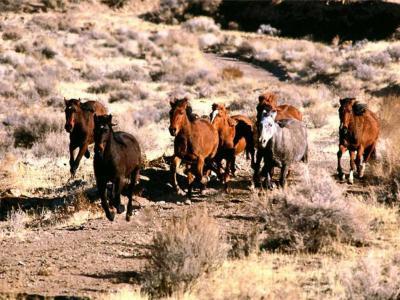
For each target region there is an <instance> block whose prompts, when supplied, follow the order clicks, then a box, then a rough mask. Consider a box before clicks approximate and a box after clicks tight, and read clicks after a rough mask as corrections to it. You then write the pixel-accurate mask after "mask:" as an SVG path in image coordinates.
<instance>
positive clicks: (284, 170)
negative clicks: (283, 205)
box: [279, 163, 289, 188]
mask: <svg viewBox="0 0 400 300" xmlns="http://www.w3.org/2000/svg"><path fill="white" fill-rule="evenodd" d="M288 172H289V166H288V165H287V164H285V163H283V164H282V168H281V176H280V178H279V184H280V185H281V187H282V188H285V187H286V183H287V182H286V178H287V176H288Z"/></svg>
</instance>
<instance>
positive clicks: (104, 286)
mask: <svg viewBox="0 0 400 300" xmlns="http://www.w3.org/2000/svg"><path fill="white" fill-rule="evenodd" d="M207 57H208V59H209V60H210V61H212V62H213V63H215V65H217V66H218V67H219V68H223V67H225V66H232V65H233V66H236V67H239V68H240V69H241V70H242V71H243V73H244V76H246V77H251V78H254V79H256V80H262V81H265V82H266V85H268V84H271V83H274V82H276V81H277V80H278V79H277V78H276V77H274V75H273V74H272V73H269V72H266V71H265V70H263V69H261V68H258V67H255V66H252V65H251V64H249V63H244V62H239V61H236V60H230V59H225V58H220V57H217V56H216V55H214V54H207ZM314 131H316V130H314V129H312V130H310V143H311V144H312V145H313V146H312V149H311V154H310V158H311V161H310V165H311V166H315V165H319V166H321V164H322V165H324V166H326V167H327V169H328V171H329V172H330V173H332V174H333V173H334V170H335V163H336V156H335V154H334V152H333V150H332V149H334V145H335V144H336V138H335V137H333V136H332V133H331V131H329V130H325V131H323V133H322V135H323V136H321V134H319V135H317V134H315V132H314ZM171 146H172V145H171ZM324 149H328V150H326V151H325V150H324ZM329 149H330V150H329ZM317 154H318V155H317ZM344 163H346V162H344ZM238 164H239V171H238V173H239V176H238V177H237V178H236V179H235V182H234V183H233V184H232V186H233V192H232V193H231V194H230V195H223V194H221V192H220V189H219V186H218V185H214V186H212V187H211V188H210V189H209V190H210V192H209V195H208V196H207V197H205V198H197V199H194V200H193V201H192V204H191V206H186V205H183V204H182V200H183V199H182V198H177V196H175V195H173V194H172V193H171V191H170V189H169V187H168V185H167V184H166V182H167V179H168V171H167V168H164V169H159V168H158V169H157V168H152V169H149V170H146V171H145V172H144V175H145V176H146V177H147V178H149V179H150V181H147V182H144V186H145V191H144V194H143V197H144V198H142V199H141V201H142V204H144V205H145V206H148V207H150V206H151V207H152V208H153V210H152V211H153V212H152V215H151V219H152V220H153V221H154V222H155V223H154V224H161V223H162V221H163V220H166V219H168V218H171V216H173V215H176V214H177V213H178V212H179V211H181V210H183V209H192V208H193V206H199V205H204V206H206V207H207V208H208V210H209V212H210V213H211V214H212V215H213V216H214V217H215V218H216V219H217V220H218V222H219V223H220V225H221V226H222V228H223V229H224V230H225V231H226V232H227V233H228V234H230V235H234V234H235V233H236V234H238V233H240V232H241V231H243V230H244V229H245V228H246V227H248V226H252V225H253V222H254V220H252V219H251V218H246V217H244V216H243V213H241V207H242V206H243V205H242V204H243V203H244V202H246V201H247V200H248V199H249V198H250V196H251V191H250V190H249V185H250V179H251V171H250V168H249V162H248V161H245V160H244V159H243V158H240V159H239V160H238ZM297 175H298V174H297ZM145 198H147V199H145ZM177 202H178V203H177ZM147 213H148V209H147V208H142V209H140V210H138V211H137V213H136V215H135V217H134V220H133V221H132V222H130V223H127V222H126V221H125V220H124V217H123V216H122V215H121V216H118V217H117V219H116V221H115V222H113V223H111V222H108V221H107V220H106V219H105V217H104V216H102V217H101V218H100V219H94V220H90V221H89V222H86V223H84V224H82V225H77V226H64V227H58V228H54V227H42V228H39V229H36V230H24V231H23V232H21V233H20V234H19V235H18V236H16V237H12V238H3V239H0V248H1V249H2V253H1V254H0V266H1V268H0V294H1V293H28V294H40V295H52V296H55V295H75V296H90V297H99V295H101V293H109V292H112V291H117V290H118V289H120V288H121V287H122V286H123V285H124V284H139V283H140V272H141V269H142V267H143V265H144V262H145V260H146V251H147V249H148V246H149V243H150V240H151V237H152V235H153V233H154V231H155V230H156V227H151V226H149V223H148V222H141V220H144V219H146V214H147Z"/></svg>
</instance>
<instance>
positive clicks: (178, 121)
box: [169, 98, 218, 197]
mask: <svg viewBox="0 0 400 300" xmlns="http://www.w3.org/2000/svg"><path fill="white" fill-rule="evenodd" d="M170 105H171V110H170V112H169V114H170V127H169V132H170V134H171V135H172V136H174V137H175V140H174V156H173V158H172V162H171V172H172V186H173V187H174V189H175V191H176V192H177V193H182V190H181V189H180V188H179V186H178V182H177V179H176V170H177V168H178V167H179V165H180V163H181V161H182V160H185V161H186V162H188V163H189V164H190V165H191V167H190V170H189V173H188V184H189V188H188V193H187V195H188V196H189V197H191V196H192V188H193V183H194V181H195V178H196V179H197V180H198V181H199V182H200V184H201V192H202V193H203V192H204V189H205V184H206V183H207V178H206V177H205V176H204V166H205V164H206V163H207V164H208V163H210V160H211V159H212V158H214V156H215V154H216V153H217V150H218V132H217V130H216V129H214V127H213V126H212V125H211V123H210V122H209V121H208V120H206V119H203V118H196V117H195V116H194V115H193V113H192V108H191V107H190V105H189V100H188V99H187V98H183V99H175V100H172V101H171V102H170ZM194 174H195V178H194Z"/></svg>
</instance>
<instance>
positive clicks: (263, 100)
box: [257, 92, 303, 124]
mask: <svg viewBox="0 0 400 300" xmlns="http://www.w3.org/2000/svg"><path fill="white" fill-rule="evenodd" d="M264 110H266V111H276V112H277V115H276V119H275V121H279V120H283V119H296V120H299V121H302V120H303V115H302V114H301V112H300V111H299V110H298V109H297V108H296V107H294V106H292V105H288V104H283V105H278V96H277V95H276V94H274V93H270V92H268V93H264V94H262V95H260V96H259V97H258V105H257V124H258V123H259V122H260V120H261V115H262V112H263V111H264Z"/></svg>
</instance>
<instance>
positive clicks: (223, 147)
mask: <svg viewBox="0 0 400 300" xmlns="http://www.w3.org/2000/svg"><path fill="white" fill-rule="evenodd" d="M211 109H212V112H211V114H210V119H211V123H212V125H213V126H214V128H215V129H216V130H217V131H218V136H219V146H218V152H217V155H216V163H217V166H218V170H217V171H218V172H219V177H221V172H220V170H221V161H222V160H223V159H225V161H226V168H225V173H224V177H223V178H222V181H223V183H224V185H225V188H227V182H228V179H229V173H230V172H231V173H232V175H235V171H236V168H235V161H236V155H238V154H240V153H242V152H243V151H244V150H246V156H247V158H249V157H250V158H251V165H252V166H253V165H254V141H253V124H252V122H251V120H250V119H249V118H248V117H246V116H243V115H235V116H232V117H230V116H229V115H228V112H227V109H226V108H225V105H223V104H216V103H214V104H213V105H212V107H211Z"/></svg>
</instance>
